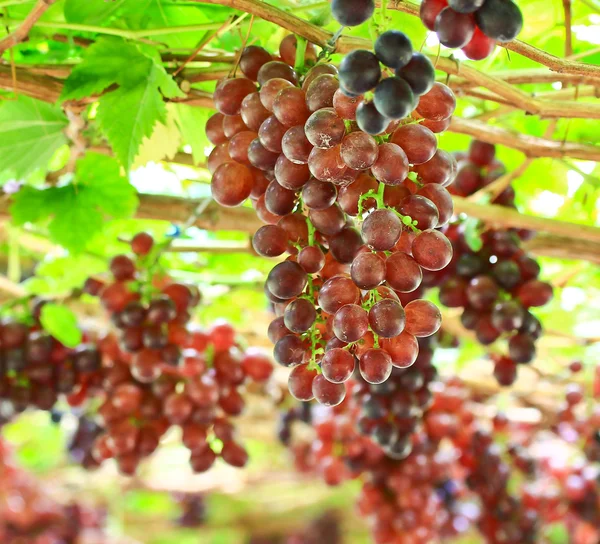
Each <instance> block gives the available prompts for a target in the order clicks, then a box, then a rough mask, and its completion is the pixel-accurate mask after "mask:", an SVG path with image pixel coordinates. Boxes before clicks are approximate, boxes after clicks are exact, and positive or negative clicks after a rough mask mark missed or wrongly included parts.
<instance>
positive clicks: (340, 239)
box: [328, 227, 364, 264]
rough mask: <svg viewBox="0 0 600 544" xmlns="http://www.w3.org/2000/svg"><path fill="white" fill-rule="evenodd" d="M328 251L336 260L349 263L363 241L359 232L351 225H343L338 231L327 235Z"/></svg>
mask: <svg viewBox="0 0 600 544" xmlns="http://www.w3.org/2000/svg"><path fill="white" fill-rule="evenodd" d="M328 238H329V253H330V254H331V256H332V257H333V258H334V259H335V260H336V261H337V262H338V263H342V264H350V263H351V262H352V261H353V260H354V258H355V257H356V255H357V254H358V252H359V251H360V249H361V248H362V247H363V246H364V242H363V239H362V236H361V235H360V232H358V230H357V229H355V228H353V227H344V228H343V229H342V230H341V231H340V232H338V233H337V234H335V235H333V236H329V237H328Z"/></svg>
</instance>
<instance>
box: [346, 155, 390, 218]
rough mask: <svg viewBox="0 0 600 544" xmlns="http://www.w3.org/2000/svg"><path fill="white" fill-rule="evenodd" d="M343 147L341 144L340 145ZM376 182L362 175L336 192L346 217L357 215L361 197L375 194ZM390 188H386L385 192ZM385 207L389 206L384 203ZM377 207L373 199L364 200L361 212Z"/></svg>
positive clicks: (366, 175) (368, 176)
mask: <svg viewBox="0 0 600 544" xmlns="http://www.w3.org/2000/svg"><path fill="white" fill-rule="evenodd" d="M342 146H343V143H342ZM377 187H378V184H377V182H376V181H375V180H374V179H373V178H372V177H371V176H370V175H368V174H366V173H363V174H360V175H359V176H358V178H357V179H356V180H355V181H354V182H352V183H351V184H350V185H346V186H343V187H340V188H339V192H338V204H339V205H340V207H341V208H342V210H344V211H345V212H346V213H347V214H348V215H352V216H356V215H358V202H359V199H360V197H361V196H362V195H364V194H365V193H367V192H369V191H375V192H377ZM389 188H390V186H387V187H386V191H387V190H388V189H389ZM386 205H389V204H388V203H387V202H386ZM375 207H377V202H376V201H375V199H373V198H366V199H363V201H362V209H363V211H366V210H371V209H373V208H375Z"/></svg>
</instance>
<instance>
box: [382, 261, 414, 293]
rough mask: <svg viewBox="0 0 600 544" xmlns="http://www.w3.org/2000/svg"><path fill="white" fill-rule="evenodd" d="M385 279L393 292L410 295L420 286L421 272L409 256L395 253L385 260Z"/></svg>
mask: <svg viewBox="0 0 600 544" xmlns="http://www.w3.org/2000/svg"><path fill="white" fill-rule="evenodd" d="M385 279H386V281H387V284H388V285H389V286H390V287H391V288H392V289H394V290H395V291H398V292H400V293H411V292H413V291H415V290H416V289H417V288H418V287H419V285H421V282H422V281H423V271H422V270H421V267H420V266H419V264H418V263H417V262H416V261H415V260H414V259H413V258H412V257H411V256H410V255H407V254H406V253H401V252H396V253H392V254H391V255H390V256H389V257H388V258H387V261H386V274H385Z"/></svg>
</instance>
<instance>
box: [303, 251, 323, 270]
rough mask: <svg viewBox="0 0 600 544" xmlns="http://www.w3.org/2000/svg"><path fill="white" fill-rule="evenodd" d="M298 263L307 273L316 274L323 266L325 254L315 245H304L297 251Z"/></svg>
mask: <svg viewBox="0 0 600 544" xmlns="http://www.w3.org/2000/svg"><path fill="white" fill-rule="evenodd" d="M298 264H299V265H300V266H301V267H302V268H303V269H304V270H305V271H306V273H307V274H317V273H318V272H320V271H321V270H322V269H323V267H324V266H325V254H324V253H323V251H322V250H321V248H319V247H317V246H306V247H304V248H302V249H301V250H300V252H299V253H298Z"/></svg>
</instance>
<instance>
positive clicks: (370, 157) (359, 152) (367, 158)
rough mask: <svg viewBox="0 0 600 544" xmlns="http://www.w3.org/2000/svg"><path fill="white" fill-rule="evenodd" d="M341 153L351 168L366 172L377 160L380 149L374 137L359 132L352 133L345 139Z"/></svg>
mask: <svg viewBox="0 0 600 544" xmlns="http://www.w3.org/2000/svg"><path fill="white" fill-rule="evenodd" d="M340 153H341V156H342V160H343V161H344V163H345V164H346V165H347V166H348V167H349V168H353V169H354V170H365V169H367V168H370V167H371V166H373V164H374V163H375V161H376V160H377V157H378V155H379V147H378V145H377V142H376V141H375V139H374V138H373V137H372V136H370V135H369V134H367V133H365V132H362V131H357V132H351V133H350V134H348V135H347V136H346V137H345V138H344V139H343V141H342V147H341V149H340Z"/></svg>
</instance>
